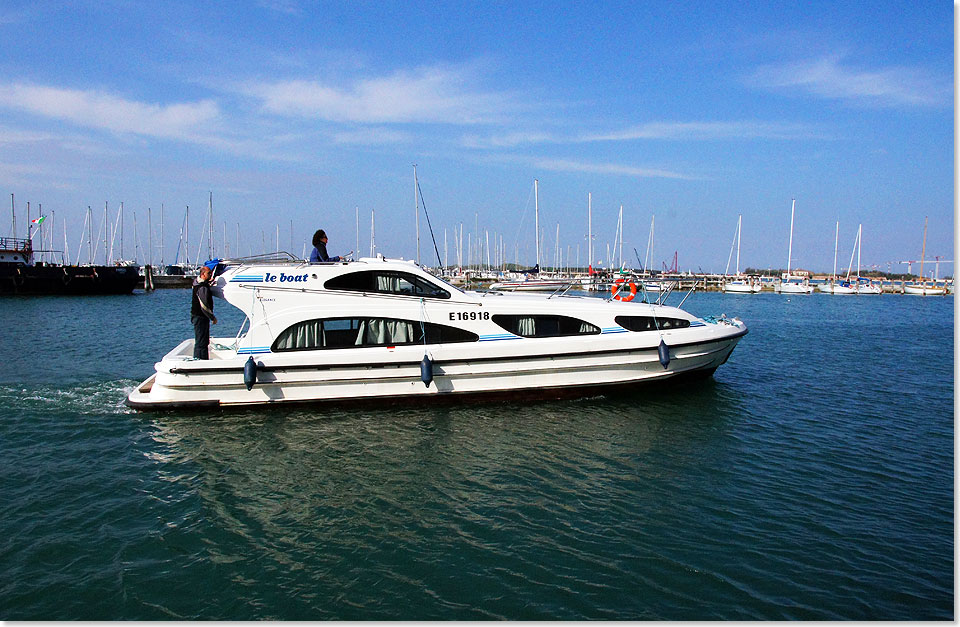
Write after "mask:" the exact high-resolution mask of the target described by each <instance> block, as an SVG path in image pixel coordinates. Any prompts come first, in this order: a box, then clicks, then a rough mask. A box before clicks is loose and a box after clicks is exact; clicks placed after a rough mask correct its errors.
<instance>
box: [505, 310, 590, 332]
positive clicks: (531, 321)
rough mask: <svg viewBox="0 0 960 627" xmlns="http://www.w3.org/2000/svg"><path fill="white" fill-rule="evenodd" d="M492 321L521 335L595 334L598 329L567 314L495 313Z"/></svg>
mask: <svg viewBox="0 0 960 627" xmlns="http://www.w3.org/2000/svg"><path fill="white" fill-rule="evenodd" d="M493 321H494V322H495V323H496V324H498V325H499V326H501V327H503V329H505V330H507V331H509V332H510V333H513V334H514V335H519V336H522V337H561V336H567V335H596V334H598V333H600V329H599V328H598V327H595V326H594V325H592V324H590V323H589V322H584V321H583V320H579V319H577V318H571V317H569V316H508V315H501V314H497V315H494V316H493Z"/></svg>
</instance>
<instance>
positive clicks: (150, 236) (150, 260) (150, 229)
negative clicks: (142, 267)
mask: <svg viewBox="0 0 960 627" xmlns="http://www.w3.org/2000/svg"><path fill="white" fill-rule="evenodd" d="M147 251H148V252H147V260H146V261H147V263H148V264H149V265H151V266H152V265H153V220H152V219H151V215H150V207H147Z"/></svg>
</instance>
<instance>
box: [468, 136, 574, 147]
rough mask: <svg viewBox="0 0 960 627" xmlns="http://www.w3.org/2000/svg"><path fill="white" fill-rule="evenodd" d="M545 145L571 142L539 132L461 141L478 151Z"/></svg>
mask: <svg viewBox="0 0 960 627" xmlns="http://www.w3.org/2000/svg"><path fill="white" fill-rule="evenodd" d="M545 143H550V144H555V143H569V140H566V141H565V140H563V138H561V137H558V136H556V135H552V134H550V133H538V132H516V133H506V134H503V135H491V136H489V137H482V136H480V135H464V136H463V137H462V138H461V139H460V144H461V145H462V146H463V147H464V148H477V149H485V148H514V147H516V146H521V145H528V144H545Z"/></svg>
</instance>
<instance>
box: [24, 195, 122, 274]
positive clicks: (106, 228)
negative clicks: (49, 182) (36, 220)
mask: <svg viewBox="0 0 960 627" xmlns="http://www.w3.org/2000/svg"><path fill="white" fill-rule="evenodd" d="M107 202H108V201H106V200H105V201H103V265H105V266H109V265H110V262H109V261H107V234H108V232H109V231H110V228H109V221H108V220H107ZM28 206H29V205H28Z"/></svg>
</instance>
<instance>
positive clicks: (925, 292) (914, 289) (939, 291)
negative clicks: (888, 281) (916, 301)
mask: <svg viewBox="0 0 960 627" xmlns="http://www.w3.org/2000/svg"><path fill="white" fill-rule="evenodd" d="M903 293H904V294H913V295H915V296H943V295H944V294H946V293H947V290H946V288H943V287H932V286H930V285H924V286H920V285H904V286H903Z"/></svg>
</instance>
